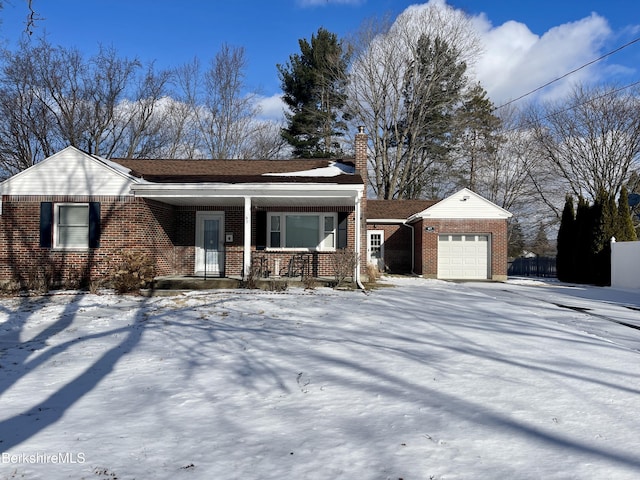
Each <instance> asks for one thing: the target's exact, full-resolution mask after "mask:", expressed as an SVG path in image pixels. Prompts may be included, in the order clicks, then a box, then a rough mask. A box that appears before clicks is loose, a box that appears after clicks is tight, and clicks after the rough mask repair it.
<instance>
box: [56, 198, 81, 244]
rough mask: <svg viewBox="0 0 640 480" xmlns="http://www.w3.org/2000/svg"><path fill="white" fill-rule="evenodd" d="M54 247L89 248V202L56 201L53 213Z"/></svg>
mask: <svg viewBox="0 0 640 480" xmlns="http://www.w3.org/2000/svg"><path fill="white" fill-rule="evenodd" d="M53 247H54V248H89V204H88V203H57V204H56V205H55V209H54V214H53Z"/></svg>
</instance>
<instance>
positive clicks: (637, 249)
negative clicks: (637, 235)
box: [611, 241, 640, 289]
mask: <svg viewBox="0 0 640 480" xmlns="http://www.w3.org/2000/svg"><path fill="white" fill-rule="evenodd" d="M611 286H612V287H616V288H632V289H636V288H637V289H640V242H614V241H612V242H611Z"/></svg>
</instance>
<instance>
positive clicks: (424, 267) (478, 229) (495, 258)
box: [414, 219, 508, 280]
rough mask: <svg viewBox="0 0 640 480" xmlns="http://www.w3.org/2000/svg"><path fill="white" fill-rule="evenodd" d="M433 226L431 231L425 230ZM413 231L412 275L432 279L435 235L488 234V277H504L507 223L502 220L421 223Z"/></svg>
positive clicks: (435, 266)
mask: <svg viewBox="0 0 640 480" xmlns="http://www.w3.org/2000/svg"><path fill="white" fill-rule="evenodd" d="M427 227H434V229H433V231H426V228H427ZM414 228H415V238H416V244H415V256H416V258H415V262H416V265H415V273H417V274H419V275H424V276H426V277H431V278H435V277H437V273H438V235H439V234H452V233H463V234H473V233H475V234H489V235H491V278H492V279H494V280H502V279H506V277H507V268H508V265H507V222H506V220H471V219H464V220H421V221H419V222H417V223H416V224H414Z"/></svg>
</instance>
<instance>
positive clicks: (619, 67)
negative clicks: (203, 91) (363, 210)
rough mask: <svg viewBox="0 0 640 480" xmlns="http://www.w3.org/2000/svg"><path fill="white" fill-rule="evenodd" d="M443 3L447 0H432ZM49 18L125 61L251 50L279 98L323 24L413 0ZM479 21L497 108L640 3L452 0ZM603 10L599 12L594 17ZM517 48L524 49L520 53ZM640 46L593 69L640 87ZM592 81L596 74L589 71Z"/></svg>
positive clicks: (16, 24)
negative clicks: (285, 67) (281, 73)
mask: <svg viewBox="0 0 640 480" xmlns="http://www.w3.org/2000/svg"><path fill="white" fill-rule="evenodd" d="M432 1H438V2H444V0H432ZM33 3H34V8H35V10H36V12H37V13H38V14H39V16H40V17H42V19H41V20H40V21H38V23H37V25H36V31H35V36H37V35H42V34H46V36H47V37H48V39H49V40H50V41H51V42H52V43H54V44H60V45H63V46H66V47H71V46H73V47H77V48H80V49H81V50H84V51H86V52H87V53H93V52H95V51H96V50H97V47H98V45H99V44H103V45H107V46H113V47H115V48H116V49H117V51H118V52H120V54H121V55H122V56H129V57H138V58H139V59H140V60H142V61H143V62H149V61H155V62H156V64H157V66H159V67H175V66H179V65H182V64H184V63H186V62H188V61H190V60H192V59H193V58H194V57H198V58H199V59H200V60H202V61H208V60H210V59H211V58H213V57H214V55H215V53H216V51H218V49H219V48H220V45H221V44H223V43H227V44H229V45H232V46H243V47H244V48H245V50H246V58H247V61H248V70H247V84H248V87H249V88H250V89H251V90H252V91H254V92H257V93H259V94H260V95H262V96H264V97H265V98H270V97H275V96H277V95H278V94H279V93H280V84H279V80H278V74H277V69H276V64H278V63H285V62H286V61H287V60H288V58H289V55H291V54H292V53H297V52H298V51H299V50H298V39H299V38H310V36H311V35H312V34H313V33H315V32H316V31H317V30H318V28H319V27H324V28H326V29H328V30H329V31H332V32H334V33H336V34H338V35H339V36H345V35H347V34H349V33H350V32H353V31H355V30H356V29H357V28H358V27H359V25H360V24H361V22H362V21H363V20H365V19H367V18H370V17H374V16H381V15H384V14H386V13H389V14H390V15H392V16H393V17H396V16H397V15H398V14H400V13H401V12H403V11H404V10H405V9H406V8H407V7H408V6H410V5H414V4H424V3H426V2H416V1H408V0H233V1H229V0H227V1H222V0H180V1H177V0H55V1H52V0H33ZM447 5H448V6H450V7H452V8H455V9H460V10H463V11H464V12H466V13H468V14H469V15H471V16H473V17H474V19H475V21H476V23H477V24H478V28H479V30H480V31H481V33H482V37H483V39H484V42H485V47H484V48H485V52H486V58H484V59H483V60H482V61H481V62H480V65H479V67H478V68H479V72H478V76H479V78H480V80H481V81H483V84H485V88H487V90H488V91H489V93H490V95H491V96H492V98H493V99H494V102H496V103H498V104H499V103H500V102H502V101H504V100H506V99H509V98H514V97H515V96H517V95H518V94H521V93H525V92H526V91H528V90H530V89H532V88H535V87H537V86H539V85H542V84H543V83H545V81H548V80H551V79H553V78H555V77H557V76H559V75H561V74H563V73H566V72H567V71H569V70H571V69H573V68H576V67H578V66H580V65H582V64H584V63H586V62H587V61H590V60H593V59H595V58H597V57H598V56H599V55H601V54H603V53H606V52H608V51H610V50H613V49H614V48H616V47H617V46H619V45H622V44H624V43H626V42H628V41H630V40H632V39H635V38H637V37H639V36H640V3H637V2H632V1H629V0H608V1H594V0H591V1H589V0H537V1H535V2H533V1H521V0H494V1H489V0H486V1H478V0H449V1H448V2H447ZM594 12H595V14H594ZM27 13H28V10H27V7H26V0H10V1H7V0H5V1H4V8H3V10H2V11H1V12H0V18H1V19H2V24H1V25H0V38H2V39H3V40H4V42H5V44H8V45H10V46H11V45H15V43H16V42H17V41H18V40H19V39H20V37H21V36H23V35H24V33H23V31H24V23H25V20H26V15H27ZM516 46H518V48H516ZM638 65H640V42H639V43H637V44H634V45H632V46H630V47H628V48H626V49H624V51H623V52H620V53H619V54H616V55H614V56H611V57H609V58H608V59H607V61H606V62H601V63H600V64H598V65H597V66H595V67H593V68H592V69H590V70H589V71H588V77H591V78H593V77H599V78H604V77H606V78H610V79H613V80H615V81H617V82H619V83H621V84H626V83H631V82H633V81H637V80H640V71H639V69H638V67H637V66H638ZM583 74H584V75H585V76H583V78H588V77H587V76H586V75H587V72H583Z"/></svg>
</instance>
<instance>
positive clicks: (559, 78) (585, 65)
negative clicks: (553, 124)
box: [493, 37, 640, 112]
mask: <svg viewBox="0 0 640 480" xmlns="http://www.w3.org/2000/svg"><path fill="white" fill-rule="evenodd" d="M637 42H640V37H638V38H635V39H634V40H631V41H630V42H628V43H625V44H624V45H622V46H621V47H618V48H616V49H615V50H612V51H610V52H608V53H605V54H604V55H602V56H601V57H598V58H596V59H595V60H591V61H590V62H588V63H585V64H584V65H582V66H580V67H578V68H576V69H574V70H571V71H570V72H567V73H565V74H564V75H562V76H560V77H558V78H555V79H553V80H551V81H550V82H547V83H545V84H544V85H541V86H540V87H538V88H534V89H533V90H531V91H530V92H527V93H525V94H523V95H520V96H519V97H518V98H514V99H513V100H509V101H508V102H507V103H503V104H502V105H500V106H498V107H496V108H494V109H493V111H494V112H495V111H496V110H498V109H500V108H503V107H506V106H507V105H511V104H512V103H514V102H517V101H518V100H522V99H523V98H525V97H528V96H529V95H531V94H533V93H536V92H537V91H539V90H542V89H543V88H546V87H548V86H549V85H551V84H553V83H555V82H558V81H560V80H562V79H563V78H566V77H568V76H569V75H573V74H574V73H576V72H578V71H580V70H582V69H583V68H586V67H588V66H589V65H593V64H594V63H596V62H599V61H600V60H603V59H605V58H607V57H609V56H611V55H613V54H614V53H618V52H619V51H620V50H622V49H624V48H627V47H628V46H630V45H633V44H634V43H637Z"/></svg>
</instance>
